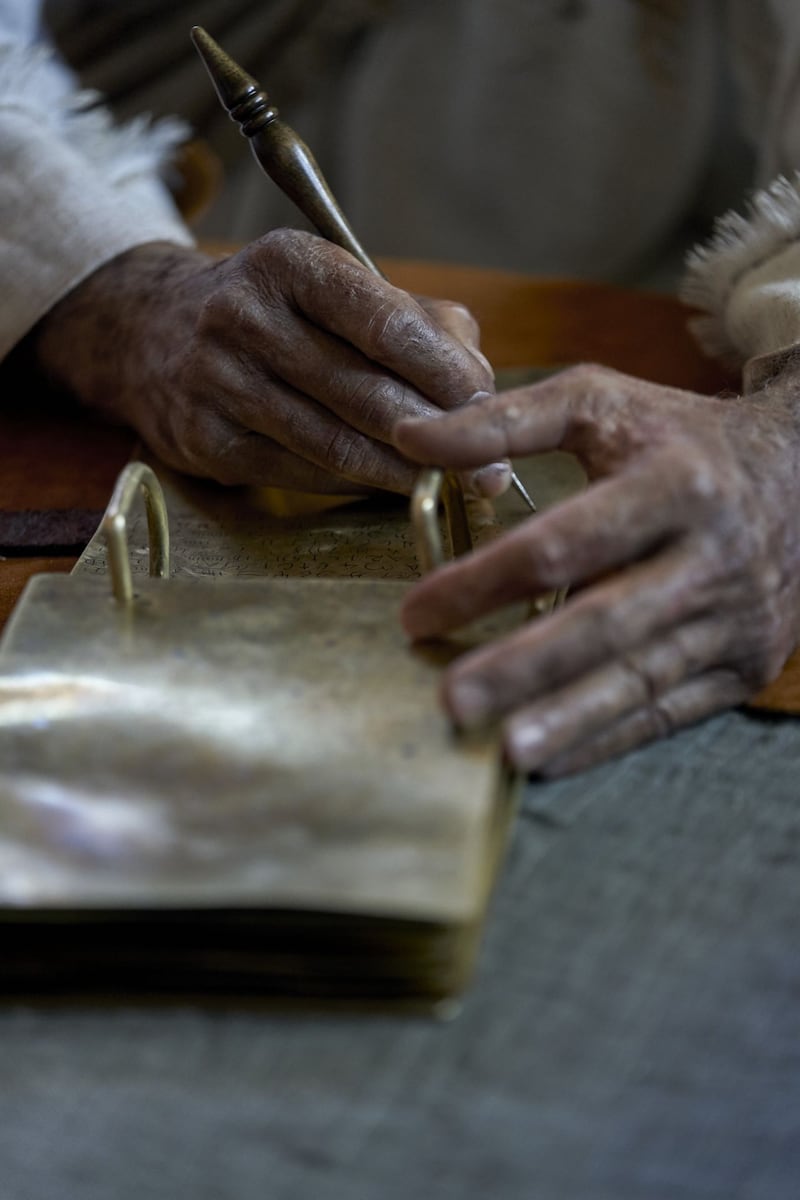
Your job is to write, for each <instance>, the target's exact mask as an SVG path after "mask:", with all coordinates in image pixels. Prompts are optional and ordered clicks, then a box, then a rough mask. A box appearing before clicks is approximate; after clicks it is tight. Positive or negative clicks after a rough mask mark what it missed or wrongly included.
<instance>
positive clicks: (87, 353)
mask: <svg viewBox="0 0 800 1200" xmlns="http://www.w3.org/2000/svg"><path fill="white" fill-rule="evenodd" d="M208 262H209V260H208V259H207V258H206V256H205V255H203V254H200V253H199V252H198V251H196V250H193V249H191V248H189V247H183V246H178V245H175V244H172V243H168V242H153V243H147V244H146V245H142V246H137V247H135V248H134V249H132V250H128V251H126V252H125V253H124V254H121V255H119V256H118V257H116V258H114V259H111V260H109V262H107V263H104V264H103V266H101V267H99V268H98V269H97V270H96V271H94V272H93V273H92V274H91V275H89V276H88V277H87V278H86V279H85V280H83V281H82V282H81V283H80V284H78V285H77V286H76V287H75V288H73V290H72V291H71V292H70V293H69V294H68V295H66V296H65V297H64V298H63V299H62V300H60V301H59V302H58V303H57V304H56V305H55V306H54V307H53V308H52V309H51V310H50V312H49V313H47V314H46V316H44V317H43V318H42V320H41V321H40V322H39V323H38V325H37V326H36V328H35V329H34V330H33V331H32V332H31V334H30V335H29V339H28V340H29V354H30V357H31V360H32V361H33V363H34V365H35V367H36V368H37V369H38V370H39V372H40V373H41V374H42V375H44V376H45V377H46V378H47V380H48V381H49V382H50V383H51V384H53V385H55V386H56V387H59V388H62V389H64V390H66V391H67V392H69V393H70V394H72V395H73V396H74V397H75V398H76V399H77V400H79V401H80V402H81V403H84V404H87V405H90V406H92V407H98V408H102V409H105V410H106V411H111V410H112V409H114V408H115V407H116V406H117V403H118V402H121V400H122V397H123V396H124V394H125V392H126V385H127V383H128V377H129V375H130V374H131V372H133V374H134V376H135V377H136V378H135V380H132V381H131V382H133V383H134V384H139V385H141V384H142V383H143V382H144V379H145V378H146V375H147V369H148V365H149V364H154V363H156V362H157V360H158V358H159V355H160V353H161V352H163V348H164V346H165V345H166V344H167V343H168V342H169V340H171V338H172V337H174V336H175V334H176V333H177V332H178V331H177V330H175V329H173V328H172V315H170V317H169V318H167V317H166V314H165V310H166V308H167V307H168V304H167V296H168V295H169V294H171V293H172V290H173V289H174V286H175V285H176V284H180V283H182V282H183V281H184V280H185V279H186V278H187V277H188V276H189V275H193V274H195V273H196V272H197V270H198V268H199V267H203V266H205V265H206V264H207V263H208ZM161 330H163V331H164V332H165V333H166V334H167V338H166V339H164V338H163V337H162V336H160V331H161ZM118 415H122V416H124V413H119V414H118Z"/></svg>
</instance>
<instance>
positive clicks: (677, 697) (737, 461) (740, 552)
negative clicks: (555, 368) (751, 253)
mask: <svg viewBox="0 0 800 1200" xmlns="http://www.w3.org/2000/svg"><path fill="white" fill-rule="evenodd" d="M396 441H397V444H398V446H399V448H400V449H401V450H402V451H403V452H404V453H406V454H408V455H409V456H410V457H412V458H415V459H417V460H418V461H420V462H426V463H431V464H436V465H440V466H449V467H456V468H465V467H469V466H474V465H475V464H476V463H478V462H480V461H481V460H485V459H487V458H489V457H501V456H505V455H512V456H513V455H525V454H531V453H534V452H537V451H544V450H551V449H555V448H561V449H564V450H569V451H572V452H573V453H574V454H576V455H577V456H578V458H579V459H580V460H581V462H582V463H583V465H584V467H585V468H586V471H587V473H588V476H589V479H590V484H589V487H588V488H587V489H586V490H585V491H584V492H583V493H581V494H580V495H578V496H575V497H572V498H570V499H568V500H566V501H564V502H563V503H561V504H559V505H557V506H554V507H553V508H551V509H549V510H548V511H546V512H544V513H543V514H541V515H540V516H536V517H531V518H529V519H528V520H526V521H525V522H524V523H523V524H522V525H520V526H519V527H518V528H516V529H515V530H513V531H511V532H509V533H507V534H505V535H503V536H502V537H501V538H499V539H498V540H497V541H496V542H494V543H491V544H489V545H488V546H485V547H483V548H482V549H480V550H478V551H476V552H475V553H474V554H472V555H470V556H468V557H466V558H463V559H460V560H458V561H457V562H455V563H453V564H449V565H447V566H444V567H442V568H441V569H439V570H437V571H436V572H434V573H433V574H431V575H429V576H427V577H426V578H424V579H423V580H421V581H420V583H418V584H417V585H416V586H415V587H414V588H413V589H412V591H411V592H410V593H409V596H408V598H407V602H406V604H405V607H404V613H403V620H404V624H405V627H406V629H407V631H408V633H409V634H410V635H411V636H412V637H414V638H429V637H435V636H439V635H442V634H445V633H447V632H448V631H450V630H452V629H454V628H456V627H458V626H460V625H462V624H464V623H465V622H467V621H469V620H471V619H472V618H474V617H477V616H478V615H480V614H483V613H486V612H488V611H490V610H493V609H495V608H498V607H500V606H502V605H505V604H508V603H510V602H512V601H517V600H520V599H521V598H527V597H533V596H536V595H537V594H539V593H542V592H545V591H548V590H550V589H555V588H563V587H566V586H569V587H570V588H571V589H572V591H571V593H570V595H569V598H568V600H567V603H566V604H565V606H564V607H563V608H561V609H559V610H556V611H555V612H554V613H552V614H551V615H548V616H547V617H544V618H540V619H536V620H533V621H531V622H530V623H527V624H525V625H523V626H522V627H521V628H520V629H519V630H517V631H515V632H513V633H511V634H510V635H507V636H504V637H502V638H500V639H499V640H496V641H494V642H493V643H489V644H487V645H485V646H483V647H481V648H480V649H478V650H475V651H472V652H470V653H468V654H466V655H464V656H462V657H461V658H460V659H459V660H457V661H456V663H455V664H454V665H453V666H452V667H451V668H450V669H449V671H448V673H447V675H446V677H445V681H444V703H445V706H446V708H447V710H448V711H449V713H450V714H451V715H452V717H453V719H454V720H455V721H456V722H457V723H458V724H459V725H461V726H466V727H469V726H472V725H475V724H477V723H482V722H483V721H486V720H489V719H494V718H498V717H499V718H504V719H505V726H504V730H505V743H506V747H507V751H508V754H509V756H510V758H511V760H512V761H513V762H514V763H515V764H516V765H517V766H518V767H520V768H522V769H526V770H536V771H538V772H540V773H542V774H546V775H556V774H564V773H567V772H570V771H574V770H579V769H582V768H583V767H585V766H588V765H590V764H592V763H594V762H597V761H600V760H601V759H604V758H607V757H610V756H612V755H614V754H618V753H621V752H622V751H624V750H626V749H628V748H630V747H632V746H635V745H637V744H638V743H640V742H644V741H646V740H648V739H651V738H654V737H659V736H662V735H665V734H667V733H670V732H671V731H673V730H675V729H677V728H678V727H679V726H682V725H685V724H688V723H690V722H693V721H697V720H699V719H700V718H702V717H705V716H706V715H708V714H710V713H713V712H714V711H716V710H718V709H722V708H725V707H728V706H730V705H733V704H736V703H738V702H740V701H742V700H744V699H745V698H746V697H747V696H749V695H750V694H752V693H753V692H754V691H755V690H757V689H758V688H759V687H760V686H762V685H763V684H765V683H767V682H768V681H770V680H771V679H773V678H774V677H775V676H776V675H777V674H778V672H779V671H780V669H781V667H782V665H783V663H784V662H785V660H786V658H787V657H788V655H789V653H790V652H791V650H792V648H793V646H794V644H795V641H796V640H797V637H798V616H800V608H799V607H798V604H799V602H800V377H798V375H794V377H792V376H784V377H781V378H780V379H778V380H776V381H775V382H773V383H772V384H771V385H770V386H769V387H768V388H767V389H765V390H764V391H763V392H761V393H758V394H755V395H751V396H748V397H746V398H743V399H742V398H738V397H737V398H731V399H724V398H711V397H706V396H697V395H694V394H691V393H687V392H682V391H677V390H675V389H672V388H665V387H660V386H657V385H655V384H651V383H643V382H641V381H639V380H636V379H631V378H629V377H627V376H625V375H621V374H618V373H617V372H615V371H611V370H607V369H603V368H599V367H594V366H580V367H575V368H571V369H569V370H567V371H564V372H562V373H561V374H560V375H558V376H555V377H553V378H552V379H550V380H547V381H545V382H544V383H541V384H538V385H536V386H534V387H528V388H521V389H519V390H517V391H514V392H508V393H505V394H502V395H498V396H494V397H492V398H491V399H489V400H487V401H485V402H484V403H482V404H479V405H475V406H473V407H470V408H467V409H465V410H463V411H462V412H459V413H448V414H446V415H443V416H441V417H439V418H438V419H437V420H432V421H411V422H404V423H402V424H401V425H399V426H398V428H397V430H396Z"/></svg>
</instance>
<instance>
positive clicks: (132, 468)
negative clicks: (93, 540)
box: [100, 462, 169, 604]
mask: <svg viewBox="0 0 800 1200" xmlns="http://www.w3.org/2000/svg"><path fill="white" fill-rule="evenodd" d="M140 489H141V491H142V494H143V495H144V501H145V509H146V512H147V531H148V535H149V546H150V574H151V575H154V576H156V577H158V578H159V579H166V578H167V577H168V576H169V522H168V520H167V508H166V505H165V503H164V493H163V492H162V490H161V484H160V483H159V482H158V479H157V478H156V475H155V472H154V471H152V470H151V468H150V467H148V466H147V464H146V463H143V462H131V463H128V464H127V466H126V467H125V468H124V470H123V471H122V473H121V474H120V477H119V479H118V480H117V483H116V487H115V488H114V492H113V495H112V496H111V500H110V501H109V505H108V508H107V509H106V511H105V514H104V516H103V521H102V524H101V526H100V533H101V536H102V537H103V538H104V540H105V543H106V549H107V551H108V571H109V574H110V576H111V590H112V591H113V593H114V596H115V598H116V599H117V600H118V601H119V602H120V603H121V604H130V603H131V602H132V600H133V581H132V579H131V564H130V559H129V557H128V514H129V512H130V509H131V505H132V504H133V500H134V497H135V495H136V493H137V491H138V490H140Z"/></svg>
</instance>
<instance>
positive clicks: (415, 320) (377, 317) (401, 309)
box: [365, 295, 421, 360]
mask: <svg viewBox="0 0 800 1200" xmlns="http://www.w3.org/2000/svg"><path fill="white" fill-rule="evenodd" d="M420 332H421V331H420V319H419V315H418V314H417V313H416V312H415V311H414V310H413V309H411V308H410V307H409V306H408V305H407V304H403V303H402V301H401V300H400V299H399V297H397V296H394V295H393V296H387V297H386V299H385V300H383V301H382V302H381V303H380V304H379V305H377V307H376V308H375V309H374V311H373V312H372V313H371V314H370V317H369V320H368V321H367V325H366V329H365V334H366V342H367V345H368V348H369V352H370V354H371V355H372V356H373V357H375V358H377V359H378V360H381V359H383V358H386V357H387V356H389V355H391V354H393V353H395V352H396V351H397V350H398V349H406V350H408V349H410V348H411V347H412V346H413V345H414V344H415V343H416V342H418V341H419V339H420Z"/></svg>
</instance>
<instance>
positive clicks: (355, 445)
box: [324, 425, 369, 480]
mask: <svg viewBox="0 0 800 1200" xmlns="http://www.w3.org/2000/svg"><path fill="white" fill-rule="evenodd" d="M324 459H325V466H326V467H328V468H329V469H330V470H332V471H335V472H336V473H337V474H338V475H344V476H345V477H346V478H348V479H356V480H359V479H362V478H364V476H365V474H366V473H367V468H368V465H369V464H368V456H367V454H366V453H365V443H364V442H363V441H362V439H361V438H359V437H357V435H355V434H354V433H353V430H352V429H350V428H349V427H348V426H346V425H342V426H340V427H339V428H338V429H337V430H336V431H335V432H334V433H333V434H332V436H331V437H330V439H329V440H328V443H327V445H326V447H325V451H324Z"/></svg>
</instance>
